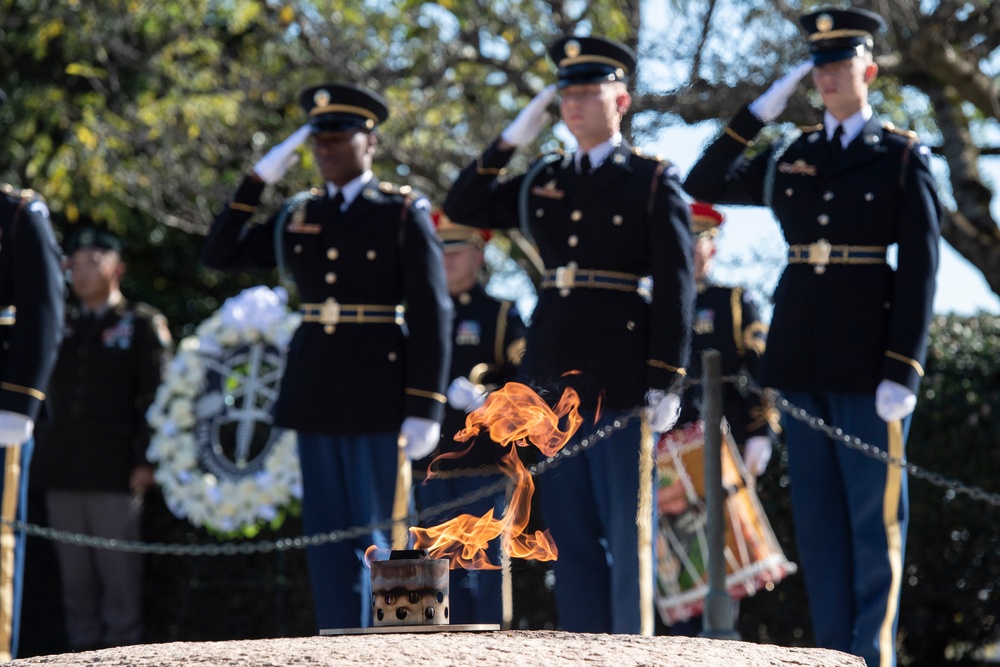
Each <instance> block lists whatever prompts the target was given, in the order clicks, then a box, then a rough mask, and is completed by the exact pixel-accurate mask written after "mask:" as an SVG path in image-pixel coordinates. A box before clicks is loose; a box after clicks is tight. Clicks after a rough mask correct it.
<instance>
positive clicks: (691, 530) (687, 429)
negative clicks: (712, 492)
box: [656, 421, 797, 625]
mask: <svg viewBox="0 0 1000 667" xmlns="http://www.w3.org/2000/svg"><path fill="white" fill-rule="evenodd" d="M723 430H724V432H725V435H724V437H723V439H722V486H723V489H724V490H725V494H726V501H725V506H724V510H723V513H724V517H725V545H726V546H725V560H726V588H727V589H728V591H729V594H730V595H731V596H732V597H733V598H734V599H739V598H744V597H747V596H750V595H753V594H754V593H756V592H757V591H758V590H760V589H761V588H767V589H768V590H770V589H771V588H773V586H774V584H776V583H778V582H779V581H781V580H782V579H783V578H785V577H786V576H787V575H789V574H792V573H794V572H795V571H796V569H797V568H796V566H795V564H794V563H792V562H790V561H788V560H787V559H786V558H785V554H784V553H783V552H782V551H781V547H780V546H779V545H778V541H777V539H776V538H775V536H774V531H773V530H772V528H771V525H770V524H769V523H768V521H767V517H766V516H765V515H764V510H763V509H762V508H761V505H760V500H759V499H758V497H757V493H756V491H755V490H754V487H753V484H752V483H750V484H749V485H748V484H747V480H748V479H750V475H749V473H748V472H747V470H746V467H745V466H744V465H743V459H742V458H741V457H740V454H739V451H738V450H737V449H736V445H735V443H734V442H733V440H732V438H731V437H730V436H729V434H728V428H724V429H723ZM656 462H657V463H656V467H657V473H658V474H657V509H658V515H659V526H658V533H657V549H656V550H657V571H656V581H657V591H656V606H657V609H658V611H659V613H660V617H661V618H662V619H663V622H664V623H666V624H667V625H672V624H674V623H677V622H679V621H686V620H688V619H690V618H692V617H694V616H699V615H701V613H702V610H703V608H704V598H705V595H706V594H707V593H708V568H707V554H708V535H707V533H706V530H707V525H708V516H707V507H706V505H705V431H704V424H703V422H701V421H698V422H694V423H691V424H686V425H684V426H678V427H677V428H675V429H673V430H672V431H670V432H669V433H667V434H665V435H663V436H662V437H661V438H660V441H659V442H658V443H657V447H656Z"/></svg>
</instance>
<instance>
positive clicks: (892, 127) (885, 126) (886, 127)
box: [882, 123, 919, 141]
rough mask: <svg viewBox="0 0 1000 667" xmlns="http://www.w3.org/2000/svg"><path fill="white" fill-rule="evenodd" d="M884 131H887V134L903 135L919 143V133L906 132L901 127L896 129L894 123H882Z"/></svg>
mask: <svg viewBox="0 0 1000 667" xmlns="http://www.w3.org/2000/svg"><path fill="white" fill-rule="evenodd" d="M882 129H883V130H885V131H886V132H892V133H893V134H899V135H902V136H904V137H906V138H907V139H909V140H911V141H917V140H918V139H919V137H918V136H917V133H916V132H914V131H913V130H904V129H903V128H901V127H896V126H895V125H893V124H892V123H882Z"/></svg>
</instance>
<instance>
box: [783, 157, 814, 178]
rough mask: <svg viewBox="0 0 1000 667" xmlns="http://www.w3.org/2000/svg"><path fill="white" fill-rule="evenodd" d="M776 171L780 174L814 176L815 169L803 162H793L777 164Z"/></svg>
mask: <svg viewBox="0 0 1000 667" xmlns="http://www.w3.org/2000/svg"><path fill="white" fill-rule="evenodd" d="M778 171H780V172H781V173H782V174H801V175H803V176H815V175H816V167H814V166H813V165H811V164H807V163H806V161H805V160H796V161H795V162H779V163H778Z"/></svg>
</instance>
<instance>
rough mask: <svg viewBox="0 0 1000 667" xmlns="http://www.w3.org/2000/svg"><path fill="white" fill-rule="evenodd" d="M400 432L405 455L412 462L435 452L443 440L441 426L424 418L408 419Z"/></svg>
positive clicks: (404, 421)
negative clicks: (439, 441)
mask: <svg viewBox="0 0 1000 667" xmlns="http://www.w3.org/2000/svg"><path fill="white" fill-rule="evenodd" d="M399 431H400V433H399V437H400V440H401V441H402V445H403V453H404V454H406V458H408V459H410V460H411V461H416V460H418V459H422V458H424V457H425V456H427V455H428V454H430V453H431V452H433V451H434V448H435V447H437V444H438V440H440V439H441V424H438V423H437V422H436V421H434V420H433V419H424V418H423V417H407V418H406V419H404V420H403V425H402V427H400V429H399Z"/></svg>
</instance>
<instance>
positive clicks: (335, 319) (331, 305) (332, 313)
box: [319, 296, 340, 333]
mask: <svg viewBox="0 0 1000 667" xmlns="http://www.w3.org/2000/svg"><path fill="white" fill-rule="evenodd" d="M319 321H320V324H323V325H325V326H326V327H328V328H332V327H334V326H336V325H337V324H339V323H340V304H339V303H337V300H336V299H334V298H333V297H332V296H331V297H330V298H328V299H327V300H326V301H324V302H323V303H322V304H320V307H319ZM328 333H332V331H330V330H328Z"/></svg>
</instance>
